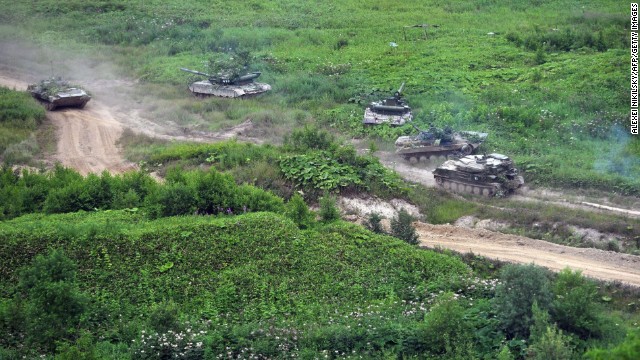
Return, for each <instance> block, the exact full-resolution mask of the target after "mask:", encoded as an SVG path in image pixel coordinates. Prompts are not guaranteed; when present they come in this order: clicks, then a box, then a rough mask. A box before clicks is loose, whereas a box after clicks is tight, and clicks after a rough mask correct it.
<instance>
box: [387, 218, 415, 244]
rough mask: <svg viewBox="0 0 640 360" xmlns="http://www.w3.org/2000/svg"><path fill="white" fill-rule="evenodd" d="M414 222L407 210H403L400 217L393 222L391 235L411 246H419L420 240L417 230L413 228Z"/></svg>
mask: <svg viewBox="0 0 640 360" xmlns="http://www.w3.org/2000/svg"><path fill="white" fill-rule="evenodd" d="M414 220H415V219H414V218H413V216H411V215H410V214H409V213H408V212H407V211H406V210H405V209H401V210H400V211H399V212H398V216H396V217H395V218H394V219H392V220H391V235H393V236H395V237H397V238H398V239H402V240H404V241H406V242H407V243H409V244H411V245H417V244H418V243H419V240H418V234H417V233H416V228H415V227H414V226H413V221H414Z"/></svg>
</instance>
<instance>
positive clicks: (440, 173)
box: [433, 154, 524, 196]
mask: <svg viewBox="0 0 640 360" xmlns="http://www.w3.org/2000/svg"><path fill="white" fill-rule="evenodd" d="M433 177H434V178H435V180H436V184H438V186H440V187H442V188H444V189H446V190H450V191H453V192H458V193H467V194H476V195H484V196H506V195H508V194H510V193H512V192H513V191H515V190H516V189H518V188H519V187H521V186H522V185H523V184H524V179H523V178H522V176H519V175H518V169H516V168H515V167H514V165H513V161H512V160H511V159H509V157H507V156H505V155H502V154H490V155H467V156H465V157H462V158H460V159H457V160H447V161H446V162H445V163H444V164H442V165H441V166H439V167H438V168H437V169H435V170H434V171H433Z"/></svg>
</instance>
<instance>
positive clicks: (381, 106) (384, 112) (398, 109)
mask: <svg viewBox="0 0 640 360" xmlns="http://www.w3.org/2000/svg"><path fill="white" fill-rule="evenodd" d="M402 89H404V83H402V85H400V89H398V91H396V93H395V94H394V95H393V96H392V97H390V98H387V99H384V100H382V101H374V102H372V103H370V104H369V106H368V107H367V108H366V109H365V110H364V120H363V123H364V124H367V125H379V124H384V123H388V124H391V125H394V126H400V125H404V124H405V123H407V122H409V121H411V120H413V115H412V114H411V108H410V107H409V105H407V103H406V102H405V101H404V99H402Z"/></svg>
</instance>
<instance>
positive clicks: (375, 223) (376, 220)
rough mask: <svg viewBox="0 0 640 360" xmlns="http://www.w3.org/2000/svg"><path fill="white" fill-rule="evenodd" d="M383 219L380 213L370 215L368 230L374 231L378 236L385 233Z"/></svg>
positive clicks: (367, 224)
mask: <svg viewBox="0 0 640 360" xmlns="http://www.w3.org/2000/svg"><path fill="white" fill-rule="evenodd" d="M381 221H382V217H381V216H380V215H379V214H378V213H371V214H369V219H367V223H366V224H365V225H366V226H367V229H369V230H371V231H373V232H374V233H376V234H382V233H384V229H382V223H381Z"/></svg>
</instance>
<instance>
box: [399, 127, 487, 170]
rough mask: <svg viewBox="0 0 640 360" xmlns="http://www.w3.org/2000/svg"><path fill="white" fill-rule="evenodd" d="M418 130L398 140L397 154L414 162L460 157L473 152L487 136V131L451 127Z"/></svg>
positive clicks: (431, 161)
mask: <svg viewBox="0 0 640 360" xmlns="http://www.w3.org/2000/svg"><path fill="white" fill-rule="evenodd" d="M413 127H414V128H415V129H416V130H418V135H415V136H400V137H399V138H398V139H397V140H396V142H395V145H396V154H398V155H399V156H402V157H403V158H404V159H405V160H407V161H409V162H410V163H412V164H417V163H418V162H424V163H433V162H440V163H441V162H444V161H445V160H446V159H447V158H459V157H462V156H466V155H470V154H471V153H473V152H474V151H475V150H476V149H477V148H478V146H480V144H482V142H483V141H484V140H485V139H486V138H487V133H481V132H476V131H459V132H454V131H453V130H452V129H451V128H450V127H445V128H444V129H438V128H436V127H435V126H433V125H431V126H429V129H428V130H426V131H425V130H420V129H419V128H418V127H417V126H415V125H413Z"/></svg>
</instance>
